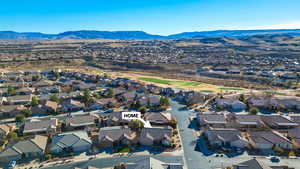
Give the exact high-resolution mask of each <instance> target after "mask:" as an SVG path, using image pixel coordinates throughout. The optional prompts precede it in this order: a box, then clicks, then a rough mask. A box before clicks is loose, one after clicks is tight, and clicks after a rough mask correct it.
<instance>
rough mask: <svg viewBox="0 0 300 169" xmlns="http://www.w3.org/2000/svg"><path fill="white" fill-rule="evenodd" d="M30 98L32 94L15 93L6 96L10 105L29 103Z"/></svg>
mask: <svg viewBox="0 0 300 169" xmlns="http://www.w3.org/2000/svg"><path fill="white" fill-rule="evenodd" d="M31 99H32V95H16V96H10V97H7V103H8V104H10V105H19V104H29V103H31Z"/></svg>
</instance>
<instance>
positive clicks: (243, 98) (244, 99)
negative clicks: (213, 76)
mask: <svg viewBox="0 0 300 169" xmlns="http://www.w3.org/2000/svg"><path fill="white" fill-rule="evenodd" d="M239 100H240V101H241V102H243V103H245V102H246V98H245V95H244V94H241V95H240V97H239Z"/></svg>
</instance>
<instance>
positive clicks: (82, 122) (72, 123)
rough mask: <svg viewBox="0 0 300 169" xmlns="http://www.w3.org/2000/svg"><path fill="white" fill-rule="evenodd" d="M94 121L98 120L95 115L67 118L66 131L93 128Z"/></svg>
mask: <svg viewBox="0 0 300 169" xmlns="http://www.w3.org/2000/svg"><path fill="white" fill-rule="evenodd" d="M96 119H98V116H96V115H79V116H73V117H68V118H67V119H66V120H65V124H66V127H67V128H68V129H73V130H74V129H82V128H85V127H91V126H95V125H96Z"/></svg>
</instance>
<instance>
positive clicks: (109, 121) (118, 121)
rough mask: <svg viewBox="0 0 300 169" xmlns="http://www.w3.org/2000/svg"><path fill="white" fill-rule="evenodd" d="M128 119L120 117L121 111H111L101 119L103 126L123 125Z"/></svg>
mask: <svg viewBox="0 0 300 169" xmlns="http://www.w3.org/2000/svg"><path fill="white" fill-rule="evenodd" d="M129 122H130V121H128V120H125V119H122V112H112V113H109V114H108V115H106V119H103V120H102V125H104V126H124V125H128V124H129Z"/></svg>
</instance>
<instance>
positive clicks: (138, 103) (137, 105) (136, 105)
mask: <svg viewBox="0 0 300 169" xmlns="http://www.w3.org/2000/svg"><path fill="white" fill-rule="evenodd" d="M141 107H142V104H141V102H140V101H139V100H137V101H135V102H134V103H133V105H132V108H135V109H140V108H141Z"/></svg>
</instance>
